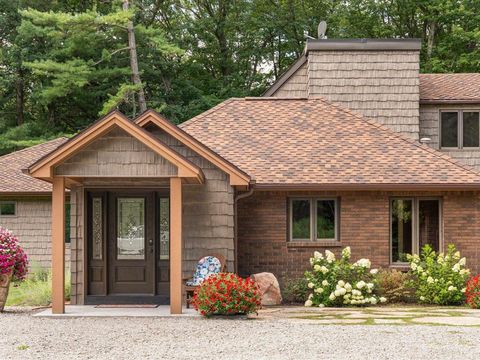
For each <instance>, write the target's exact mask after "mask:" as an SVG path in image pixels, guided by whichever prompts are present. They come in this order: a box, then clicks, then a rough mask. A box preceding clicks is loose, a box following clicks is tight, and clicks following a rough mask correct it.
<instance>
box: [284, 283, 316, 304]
mask: <svg viewBox="0 0 480 360" xmlns="http://www.w3.org/2000/svg"><path fill="white" fill-rule="evenodd" d="M282 283H283V284H282V285H283V286H282V298H283V301H284V302H285V303H293V304H298V303H304V302H305V301H307V299H308V294H309V293H310V289H309V288H308V286H307V285H308V281H307V279H305V278H299V279H284V280H283V282H282Z"/></svg>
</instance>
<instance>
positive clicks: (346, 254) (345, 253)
mask: <svg viewBox="0 0 480 360" xmlns="http://www.w3.org/2000/svg"><path fill="white" fill-rule="evenodd" d="M351 254H352V251H351V249H350V246H347V247H346V248H345V249H343V250H342V257H343V258H345V259H349V258H350V255H351Z"/></svg>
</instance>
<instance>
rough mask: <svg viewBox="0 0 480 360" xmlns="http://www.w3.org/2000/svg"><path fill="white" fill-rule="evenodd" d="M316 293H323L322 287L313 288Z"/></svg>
mask: <svg viewBox="0 0 480 360" xmlns="http://www.w3.org/2000/svg"><path fill="white" fill-rule="evenodd" d="M314 291H315V292H316V293H317V294H321V293H323V288H317V289H315V290H314Z"/></svg>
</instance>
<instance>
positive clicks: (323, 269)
mask: <svg viewBox="0 0 480 360" xmlns="http://www.w3.org/2000/svg"><path fill="white" fill-rule="evenodd" d="M320 271H321V272H322V274H326V273H327V272H328V268H327V267H326V266H322V267H321V268H320Z"/></svg>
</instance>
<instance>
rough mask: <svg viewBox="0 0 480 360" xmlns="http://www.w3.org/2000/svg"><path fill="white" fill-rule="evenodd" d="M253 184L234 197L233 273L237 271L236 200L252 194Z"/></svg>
mask: <svg viewBox="0 0 480 360" xmlns="http://www.w3.org/2000/svg"><path fill="white" fill-rule="evenodd" d="M253 190H254V189H253V185H250V189H249V190H248V191H247V192H243V193H241V194H237V195H236V196H235V199H234V216H233V222H234V224H233V226H234V235H233V236H234V239H233V258H234V260H235V273H236V274H237V273H238V250H237V249H238V214H237V213H238V211H237V210H238V209H237V206H238V200H240V199H245V198H247V197H249V196H251V195H253Z"/></svg>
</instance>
